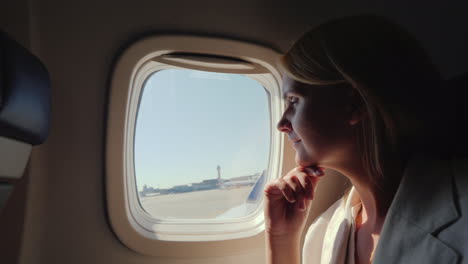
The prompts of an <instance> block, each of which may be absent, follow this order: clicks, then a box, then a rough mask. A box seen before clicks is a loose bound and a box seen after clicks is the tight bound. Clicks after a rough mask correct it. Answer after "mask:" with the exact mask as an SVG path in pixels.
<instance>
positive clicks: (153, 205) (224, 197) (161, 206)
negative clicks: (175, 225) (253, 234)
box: [141, 186, 253, 219]
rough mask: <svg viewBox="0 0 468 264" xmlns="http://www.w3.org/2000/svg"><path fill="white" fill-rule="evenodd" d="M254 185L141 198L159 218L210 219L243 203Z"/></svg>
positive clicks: (152, 213)
mask: <svg viewBox="0 0 468 264" xmlns="http://www.w3.org/2000/svg"><path fill="white" fill-rule="evenodd" d="M252 188H253V186H245V187H238V188H232V189H215V190H207V191H198V192H190V193H180V194H167V195H159V196H151V197H143V198H141V204H142V206H143V209H145V210H146V212H148V213H149V214H150V215H152V216H153V217H154V218H159V219H170V218H179V219H207V218H208V219H209V218H215V217H216V216H218V215H221V214H223V213H224V212H226V211H227V210H229V209H231V208H233V207H236V206H238V205H241V204H242V203H244V202H245V200H246V199H247V196H248V195H249V193H250V191H251V190H252Z"/></svg>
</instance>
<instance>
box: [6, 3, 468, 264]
mask: <svg viewBox="0 0 468 264" xmlns="http://www.w3.org/2000/svg"><path fill="white" fill-rule="evenodd" d="M306 2H307V4H305V3H306ZM310 2H311V1H303V2H301V1H298V2H297V3H296V4H291V3H286V2H284V3H283V2H280V1H267V0H260V1H252V0H237V1H232V2H226V1H219V0H200V1H182V0H172V1H159V0H158V1H91V0H82V1H61V0H31V1H26V0H21V1H11V2H10V3H8V4H7V6H8V9H3V8H2V9H0V10H1V11H0V14H1V16H0V25H2V26H3V28H4V29H5V30H6V31H7V32H9V33H10V34H11V35H12V36H14V37H15V38H17V39H18V40H19V41H20V42H21V43H22V44H23V45H25V46H26V47H29V48H31V49H32V50H33V51H34V52H35V54H37V55H38V56H39V57H40V58H41V59H42V60H43V62H44V63H45V65H46V67H47V68H48V70H49V72H50V76H51V82H52V123H51V131H50V136H49V139H48V141H47V143H46V144H44V145H42V146H40V147H35V148H34V150H33V154H32V158H31V162H30V168H29V174H28V175H27V178H26V180H25V181H24V183H23V185H22V186H23V187H22V189H19V191H15V192H16V196H14V197H15V198H14V199H12V201H11V203H10V204H9V206H10V208H15V209H10V210H13V211H15V213H14V214H13V215H15V217H12V216H11V214H10V219H12V220H10V223H13V222H15V224H16V225H17V226H16V229H15V228H8V227H9V226H10V225H3V226H2V225H0V228H2V229H0V230H2V231H3V230H5V229H10V231H9V232H10V233H9V234H10V235H12V236H14V234H17V235H20V237H21V239H22V244H21V245H20V246H17V247H15V248H14V250H16V251H15V252H16V253H12V255H13V258H15V255H16V257H17V255H18V254H21V258H20V261H19V262H20V263H22V264H35V263H48V264H49V263H51V264H53V263H116V264H118V263H136V264H148V263H169V264H179V263H204V264H211V263H245V264H248V263H263V261H264V244H263V236H262V234H261V235H259V236H257V237H254V238H251V239H248V240H245V241H242V242H241V241H232V242H230V243H229V242H228V243H222V244H218V245H216V244H211V245H210V248H209V249H210V250H213V251H217V253H218V254H219V251H222V250H224V249H225V248H226V247H229V246H232V247H241V246H242V247H244V248H245V251H244V253H242V254H239V255H227V256H226V257H223V258H220V257H209V256H208V257H206V258H204V259H181V258H163V257H149V256H143V255H140V254H138V253H136V252H134V251H132V250H130V249H128V248H127V247H126V246H124V245H123V244H122V243H120V242H119V240H118V238H117V237H116V235H115V234H114V233H113V232H112V230H111V227H110V225H109V222H108V219H107V212H106V200H105V193H104V192H105V188H104V182H105V172H104V154H105V153H104V137H105V125H106V98H107V90H108V84H107V81H108V78H109V74H110V72H111V70H112V63H113V61H114V59H115V58H116V55H117V54H118V53H119V51H120V50H121V49H122V48H123V47H124V46H125V43H128V42H129V41H131V40H133V39H136V38H138V37H139V36H142V35H145V34H149V33H158V32H172V33H173V32H182V33H198V34H212V35H219V36H229V37H232V38H238V39H242V40H247V41H253V42H258V43H263V44H266V45H269V46H271V47H274V48H276V49H278V50H280V51H286V50H287V49H288V48H289V46H290V45H291V44H292V43H293V42H294V40H295V39H297V38H298V37H299V36H300V35H301V34H302V33H303V32H305V31H306V30H307V29H309V28H310V27H311V26H312V25H315V24H318V23H320V22H321V21H323V20H326V19H329V18H331V17H336V16H341V15H344V14H353V13H362V12H374V13H381V14H390V16H391V17H393V18H395V19H397V20H398V21H400V22H401V23H404V24H407V25H408V27H409V29H410V30H411V31H414V32H418V33H419V35H418V37H419V38H420V39H421V40H423V41H427V43H428V44H427V48H428V49H429V50H430V51H431V54H432V55H433V57H434V60H435V62H436V63H437V64H438V65H439V67H440V68H441V70H442V71H443V73H444V74H445V75H446V76H449V75H453V74H454V73H456V72H458V71H460V70H462V69H465V70H466V69H467V67H466V66H467V62H468V51H467V50H465V49H461V47H465V46H467V44H468V43H466V40H464V41H461V40H460V39H457V36H458V35H457V34H466V33H467V32H465V33H463V32H455V31H457V29H456V25H459V23H461V22H462V18H464V16H462V14H458V15H453V16H450V15H447V14H446V13H447V12H449V11H450V12H452V11H454V12H458V11H457V10H466V8H465V9H461V8H460V9H458V8H453V7H451V8H449V6H450V5H451V4H450V3H449V4H443V6H440V5H442V4H440V3H439V4H438V5H437V6H436V5H434V6H430V5H431V4H430V3H426V2H424V5H426V6H425V8H424V10H422V9H421V10H420V8H419V7H418V5H417V4H415V3H406V2H405V3H404V4H403V1H392V3H391V4H390V3H383V2H376V1H370V0H369V1H363V2H361V3H356V2H354V1H353V3H348V2H350V1H343V2H341V1H327V2H326V3H323V4H320V3H314V4H313V6H311V5H312V4H310ZM421 4H422V3H421ZM414 12H417V14H418V17H420V19H414ZM460 12H461V11H460ZM463 21H466V18H465V19H464V20H463ZM458 30H462V29H458ZM455 33H457V34H455ZM462 40H463V39H462ZM451 48H453V50H452V49H451ZM285 155H286V161H285V164H284V172H287V171H288V170H289V169H291V168H292V167H294V153H293V150H292V148H290V147H286V150H285ZM28 183H29V184H28ZM345 184H346V183H345V181H343V178H342V177H341V176H339V175H336V174H333V173H331V174H330V177H328V178H327V179H324V181H322V182H321V183H320V187H319V190H318V194H317V198H316V200H315V201H314V208H313V210H312V212H311V217H310V218H309V223H310V221H312V219H313V218H314V217H315V216H316V215H318V214H319V213H320V212H321V211H323V210H324V209H325V208H326V207H327V206H328V205H329V204H330V203H331V202H333V201H334V200H336V199H337V198H338V197H339V195H340V193H342V191H343V189H344V188H345V187H346V186H345ZM16 205H17V206H16ZM13 211H9V212H13ZM15 219H16V220H17V221H15ZM23 221H24V224H23ZM21 226H23V229H22V228H21ZM15 230H16V231H15ZM1 233H2V235H3V234H4V233H3V232H1ZM21 233H22V234H21ZM239 244H240V246H239ZM219 245H223V247H222V246H219ZM223 248H224V249H223ZM174 252H177V248H174ZM14 261H15V262H16V260H14ZM15 262H11V263H15ZM5 263H10V262H5Z"/></svg>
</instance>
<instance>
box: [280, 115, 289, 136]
mask: <svg viewBox="0 0 468 264" xmlns="http://www.w3.org/2000/svg"><path fill="white" fill-rule="evenodd" d="M276 128H277V129H278V130H279V131H281V132H285V133H288V132H290V131H291V130H292V126H291V122H289V120H288V119H287V118H285V117H284V115H283V116H282V117H281V119H280V121H279V122H278V124H277V125H276Z"/></svg>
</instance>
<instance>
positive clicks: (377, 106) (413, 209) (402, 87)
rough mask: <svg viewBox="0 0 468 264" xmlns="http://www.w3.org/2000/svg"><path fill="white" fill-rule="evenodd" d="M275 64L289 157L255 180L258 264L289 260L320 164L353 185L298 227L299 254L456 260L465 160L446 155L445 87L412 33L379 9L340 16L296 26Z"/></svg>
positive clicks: (463, 220)
mask: <svg viewBox="0 0 468 264" xmlns="http://www.w3.org/2000/svg"><path fill="white" fill-rule="evenodd" d="M281 67H282V68H283V75H284V80H283V95H284V99H285V103H286V109H285V112H284V114H283V117H282V119H281V120H280V121H279V123H278V125H277V127H278V129H279V130H280V131H282V132H284V133H286V134H287V136H288V138H289V140H290V141H291V142H292V144H293V146H294V148H295V150H296V163H297V165H298V167H297V168H295V169H293V170H292V171H290V172H289V173H288V174H287V175H285V176H284V177H282V178H280V179H277V180H275V181H273V182H271V183H269V184H268V185H267V186H266V188H265V194H266V205H265V218H266V242H267V261H268V263H300V251H301V249H300V248H299V247H300V238H301V234H302V232H303V228H304V225H305V221H306V218H307V214H308V211H309V207H310V204H311V200H313V195H314V190H315V187H316V186H317V183H318V182H319V181H320V179H321V178H322V177H326V175H325V174H326V173H325V172H326V171H325V169H333V170H336V171H338V172H340V173H342V174H343V175H344V176H346V177H347V178H348V179H349V180H350V182H351V183H352V185H353V187H352V188H351V190H350V192H349V193H348V194H347V195H345V196H344V197H343V198H342V199H341V200H340V201H338V202H336V203H335V204H334V205H333V206H332V207H330V208H329V209H328V210H327V211H326V212H325V213H324V214H323V215H322V216H320V217H319V218H318V219H316V221H315V222H314V223H313V224H312V225H311V227H310V228H309V230H308V233H307V235H306V239H305V245H304V248H303V262H304V263H307V264H309V263H311V264H312V263H313V264H318V263H327V264H329V263H331V264H335V263H357V264H362V263H452V262H450V261H454V262H453V263H456V262H455V261H457V260H459V259H461V258H462V256H463V254H464V251H466V250H467V249H465V248H466V247H464V245H467V244H468V243H467V242H468V239H467V237H468V235H466V236H465V235H460V234H462V233H464V232H466V231H461V230H462V228H467V227H468V220H467V217H466V214H463V212H464V211H465V210H468V208H466V207H467V206H466V205H465V204H466V203H462V202H460V201H462V199H464V197H465V198H466V197H468V195H467V196H464V191H456V190H468V183H467V181H466V180H463V179H465V178H467V177H463V176H460V175H466V172H467V171H468V169H467V168H466V165H465V164H466V162H462V161H459V160H455V159H452V158H451V155H450V153H451V152H450V151H451V146H452V144H451V143H450V141H451V140H450V138H451V136H450V135H451V133H453V132H454V131H453V129H452V124H453V121H452V120H451V119H452V118H453V116H454V115H453V113H451V107H450V106H451V104H450V93H449V92H448V91H447V90H446V89H444V88H443V86H442V81H441V77H440V75H439V73H438V71H437V70H436V68H435V67H434V66H433V64H432V63H431V60H430V59H429V58H428V56H427V55H426V53H425V52H424V50H423V49H422V48H421V46H420V45H419V44H418V43H417V41H415V40H414V39H413V38H412V37H411V36H410V35H409V34H408V33H407V32H406V31H404V30H403V29H402V28H400V27H399V26H398V25H396V24H394V23H392V22H390V21H388V20H386V19H384V18H381V17H377V16H371V15H361V16H354V17H347V18H342V19H338V20H334V21H332V22H328V23H326V24H323V25H321V26H319V27H317V28H315V29H313V30H311V31H309V32H308V33H306V34H305V35H304V36H303V37H302V38H301V39H299V40H298V41H297V42H296V43H295V44H294V45H293V47H292V48H291V49H290V50H289V52H288V53H287V54H286V55H284V56H283V57H282V60H281ZM452 171H456V172H454V173H451V172H452ZM460 204H461V206H460ZM467 253H468V252H467ZM465 261H468V260H465Z"/></svg>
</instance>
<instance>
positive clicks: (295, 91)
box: [283, 90, 304, 100]
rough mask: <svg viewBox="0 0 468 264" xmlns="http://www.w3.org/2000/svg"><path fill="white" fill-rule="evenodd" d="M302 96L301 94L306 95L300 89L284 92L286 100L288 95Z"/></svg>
mask: <svg viewBox="0 0 468 264" xmlns="http://www.w3.org/2000/svg"><path fill="white" fill-rule="evenodd" d="M294 95H296V96H301V95H304V94H303V93H301V92H300V91H297V90H294V91H286V92H284V93H283V100H286V99H287V98H288V97H291V96H294Z"/></svg>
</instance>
